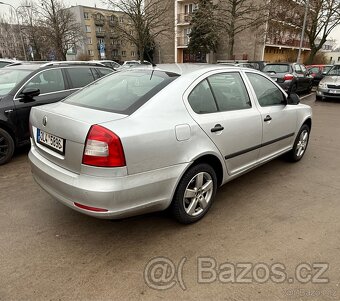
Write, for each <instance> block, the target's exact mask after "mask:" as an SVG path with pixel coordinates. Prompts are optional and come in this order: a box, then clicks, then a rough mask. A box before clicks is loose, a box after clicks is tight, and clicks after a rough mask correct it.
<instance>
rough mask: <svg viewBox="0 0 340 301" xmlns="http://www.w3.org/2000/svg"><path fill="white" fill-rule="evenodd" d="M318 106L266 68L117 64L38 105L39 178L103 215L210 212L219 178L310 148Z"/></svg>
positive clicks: (34, 148) (184, 217) (191, 216)
mask: <svg viewBox="0 0 340 301" xmlns="http://www.w3.org/2000/svg"><path fill="white" fill-rule="evenodd" d="M311 118H312V112H311V108H310V107H309V106H307V105H303V104H299V98H298V96H297V95H296V94H291V95H290V96H288V95H287V94H286V93H285V92H284V91H283V90H282V88H280V87H279V86H278V85H277V84H276V83H274V82H273V81H272V80H271V79H270V78H269V77H267V76H266V75H265V74H263V73H261V72H259V71H257V70H251V69H244V68H239V67H234V66H230V67H229V66H220V65H206V66H203V65H198V66H196V65H194V64H189V65H185V64H184V65H175V64H173V65H171V66H160V68H155V69H153V70H152V69H148V68H146V69H134V68H132V69H127V70H124V71H121V72H116V73H113V74H112V75H109V76H107V77H105V78H103V79H102V80H100V81H97V82H95V83H94V84H92V85H89V86H87V87H86V88H84V89H82V90H81V91H79V92H77V93H75V94H73V95H71V96H70V97H68V98H67V99H65V100H63V101H61V102H58V103H55V104H51V105H46V106H41V107H34V108H32V111H31V116H30V124H31V128H30V130H31V134H32V139H31V150H30V152H29V160H30V162H31V168H32V173H33V176H34V178H35V180H36V181H37V183H38V184H39V185H41V187H42V188H43V189H45V190H46V191H47V192H48V193H49V194H51V195H52V196H53V197H55V198H56V199H57V200H59V201H60V202H62V203H63V204H65V205H67V206H69V207H71V208H72V209H74V210H77V211H79V212H82V213H85V214H88V215H91V216H95V217H100V218H121V217H126V216H131V215H136V214H141V213H146V212H151V211H157V210H163V209H166V208H168V207H169V208H170V209H171V210H172V212H173V214H174V216H175V217H176V218H177V219H178V220H179V221H180V222H182V223H192V222H195V221H198V220H199V219H200V218H202V217H203V216H204V215H205V213H206V212H207V211H208V210H209V208H210V207H211V205H212V202H213V199H214V196H215V193H216V189H217V187H218V186H221V185H222V184H225V183H226V182H228V181H230V180H232V179H234V178H236V177H238V176H240V175H242V174H244V173H245V172H247V171H249V170H251V169H253V168H254V167H256V166H259V165H261V164H263V163H265V162H267V161H269V160H271V159H273V158H275V157H277V156H280V155H282V154H285V153H288V155H289V157H290V158H291V160H293V161H299V160H300V159H301V158H302V157H303V155H304V154H305V151H306V148H307V145H308V138H309V132H310V129H311V124H312V121H311Z"/></svg>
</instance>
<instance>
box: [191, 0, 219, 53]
mask: <svg viewBox="0 0 340 301" xmlns="http://www.w3.org/2000/svg"><path fill="white" fill-rule="evenodd" d="M197 4H198V9H197V10H196V11H195V12H194V15H193V17H192V20H191V32H190V35H189V37H190V40H189V45H188V48H189V51H190V52H191V53H194V54H197V53H209V52H211V51H213V52H216V51H217V46H218V39H219V37H218V25H217V21H216V19H215V17H214V16H215V13H214V11H215V10H216V8H217V6H216V5H214V4H213V2H212V1H211V0H199V1H198V3H197Z"/></svg>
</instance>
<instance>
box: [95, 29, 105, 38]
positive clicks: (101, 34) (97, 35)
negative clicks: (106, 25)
mask: <svg viewBox="0 0 340 301" xmlns="http://www.w3.org/2000/svg"><path fill="white" fill-rule="evenodd" d="M96 37H97V38H105V31H96Z"/></svg>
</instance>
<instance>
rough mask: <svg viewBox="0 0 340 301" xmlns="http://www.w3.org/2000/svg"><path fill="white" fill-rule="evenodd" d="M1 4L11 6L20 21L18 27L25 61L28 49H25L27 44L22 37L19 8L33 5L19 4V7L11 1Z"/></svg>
mask: <svg viewBox="0 0 340 301" xmlns="http://www.w3.org/2000/svg"><path fill="white" fill-rule="evenodd" d="M0 4H3V5H8V6H10V7H11V8H12V9H13V10H14V12H15V15H16V17H17V21H18V28H19V35H20V39H21V45H22V50H23V51H24V57H25V61H27V55H26V49H25V44H24V38H23V37H22V32H21V26H20V20H19V16H18V9H19V8H20V7H31V6H30V5H25V6H18V7H17V8H15V7H14V6H13V5H12V4H9V3H5V2H0Z"/></svg>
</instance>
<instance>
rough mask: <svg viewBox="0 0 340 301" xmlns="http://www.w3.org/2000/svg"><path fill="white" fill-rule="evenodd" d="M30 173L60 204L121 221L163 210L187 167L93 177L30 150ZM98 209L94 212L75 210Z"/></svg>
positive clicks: (33, 148) (92, 214) (182, 165)
mask: <svg viewBox="0 0 340 301" xmlns="http://www.w3.org/2000/svg"><path fill="white" fill-rule="evenodd" d="M29 160H30V164H31V170H32V174H33V177H34V179H35V181H36V182H37V183H38V184H39V185H40V186H41V187H42V188H43V189H44V190H45V191H47V192H48V193H49V194H50V195H52V196H53V197H54V198H55V199H57V200H58V201H60V202H61V203H63V204H65V205H67V206H69V207H70V208H72V209H74V210H76V211H79V212H81V213H84V214H87V215H90V216H94V217H99V218H108V219H114V218H123V217H128V216H133V215H137V214H143V213H147V212H152V211H160V210H164V209H166V208H167V207H168V206H169V205H170V203H171V199H172V196H173V193H174V191H175V188H176V186H177V183H178V180H179V179H180V177H181V175H182V174H183V172H184V171H185V169H186V167H187V164H179V165H175V166H171V167H167V168H163V169H157V170H153V171H150V172H145V173H141V174H136V175H129V176H125V177H94V176H88V175H82V174H76V173H73V172H70V171H68V170H66V169H64V168H61V167H60V166H58V165H56V164H54V163H52V162H50V161H49V160H47V159H46V158H44V157H43V156H41V155H40V154H39V153H38V152H37V151H36V149H35V147H34V146H32V147H31V150H30V152H29ZM75 203H79V204H82V205H85V206H90V207H95V208H102V209H105V210H107V212H95V211H92V210H86V209H82V208H79V207H77V206H76V205H75Z"/></svg>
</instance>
